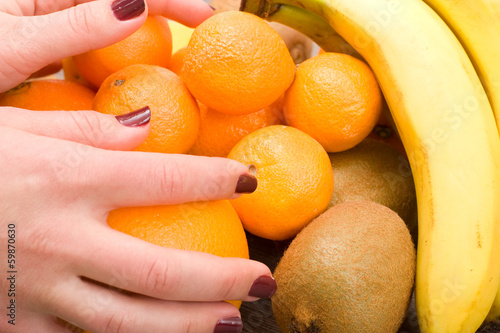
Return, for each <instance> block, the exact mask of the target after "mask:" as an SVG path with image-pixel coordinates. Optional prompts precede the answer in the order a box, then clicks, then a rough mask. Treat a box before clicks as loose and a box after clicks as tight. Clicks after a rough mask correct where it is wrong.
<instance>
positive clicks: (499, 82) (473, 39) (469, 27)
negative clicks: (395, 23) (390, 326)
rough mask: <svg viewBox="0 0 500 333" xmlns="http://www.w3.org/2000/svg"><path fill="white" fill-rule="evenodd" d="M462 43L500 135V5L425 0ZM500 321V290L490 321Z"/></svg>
mask: <svg viewBox="0 0 500 333" xmlns="http://www.w3.org/2000/svg"><path fill="white" fill-rule="evenodd" d="M424 1H425V2H426V3H427V4H428V5H429V6H430V7H431V8H433V9H434V11H435V12H436V13H438V14H439V16H441V18H442V19H443V20H444V21H445V22H446V23H447V24H448V26H449V27H450V28H451V29H452V31H453V32H454V33H455V35H456V36H457V37H458V39H459V40H460V41H461V42H462V45H463V46H464V48H465V50H466V51H467V54H468V55H469V58H470V59H471V61H472V63H473V64H474V67H475V68H476V71H477V73H478V74H479V78H480V79H481V82H482V83H483V87H484V89H485V90H486V93H487V95H488V98H489V100H490V104H491V106H492V108H493V112H494V114H495V118H496V124H497V129H498V132H499V134H500V42H499V40H498V34H499V33H500V1H499V0H461V1H456V0H424ZM499 317H500V289H499V290H498V291H497V294H496V298H495V301H494V302H493V306H492V307H491V310H490V313H489V314H488V316H487V318H486V319H487V320H488V321H491V320H495V319H498V318H499Z"/></svg>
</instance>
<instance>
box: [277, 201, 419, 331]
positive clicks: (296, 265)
mask: <svg viewBox="0 0 500 333" xmlns="http://www.w3.org/2000/svg"><path fill="white" fill-rule="evenodd" d="M415 261H416V254H415V248H414V245H413V243H412V240H411V236H410V233H409V231H408V229H407V228H406V226H405V224H404V222H403V220H402V219H401V218H400V217H399V216H398V215H397V214H396V213H395V212H393V211H392V210H390V209H389V208H387V207H385V206H383V205H380V204H377V203H374V202H370V201H349V202H344V203H341V204H338V205H336V206H334V207H332V208H330V209H328V210H327V211H326V212H324V213H323V214H322V215H320V216H319V217H317V218H316V219H314V220H313V221H312V222H311V223H309V224H308V225H307V226H306V227H305V228H304V229H303V230H302V231H301V232H300V233H299V234H298V235H297V236H296V237H295V239H293V240H292V242H291V243H290V246H289V247H288V249H287V250H286V251H285V253H284V255H283V257H282V258H281V260H280V262H279V263H278V266H277V267H276V270H275V272H274V277H275V279H276V282H277V284H278V289H277V292H276V294H275V295H274V296H273V298H272V308H273V313H274V316H275V318H276V322H277V323H278V325H279V327H280V329H281V331H282V332H290V333H313V332H314V333H333V332H335V333H342V332H346V333H347V332H352V333H362V332H369V333H377V332H380V333H390V332H397V330H398V328H399V327H400V325H401V323H402V322H403V319H404V317H405V313H406V311H407V309H408V306H409V302H410V298H411V293H412V288H413V283H414V275H415Z"/></svg>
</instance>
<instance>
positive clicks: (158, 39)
mask: <svg viewBox="0 0 500 333" xmlns="http://www.w3.org/2000/svg"><path fill="white" fill-rule="evenodd" d="M171 55H172V34H171V32H170V28H169V25H168V19H167V18H165V17H162V16H148V18H147V19H146V22H145V23H144V25H143V26H142V27H141V28H139V29H138V30H137V31H136V32H134V33H133V34H132V35H130V36H128V37H127V38H125V39H123V40H122V41H120V42H118V43H116V44H113V45H110V46H108V47H105V48H102V49H98V50H92V51H89V52H85V53H83V54H79V55H76V56H74V61H75V64H76V67H77V68H78V71H79V72H80V73H81V74H82V75H83V77H84V78H85V79H87V80H88V81H89V82H90V83H92V84H93V85H94V86H95V87H97V88H99V87H100V85H101V84H102V82H103V81H104V80H105V79H106V78H107V77H108V76H109V75H111V74H113V73H115V72H117V71H119V70H120V69H123V68H125V67H127V66H130V65H133V64H149V65H157V66H162V67H167V66H168V63H169V61H170V57H171Z"/></svg>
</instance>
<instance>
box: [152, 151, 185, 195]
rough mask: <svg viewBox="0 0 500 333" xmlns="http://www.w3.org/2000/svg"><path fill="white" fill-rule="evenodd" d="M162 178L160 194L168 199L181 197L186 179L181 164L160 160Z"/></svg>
mask: <svg viewBox="0 0 500 333" xmlns="http://www.w3.org/2000/svg"><path fill="white" fill-rule="evenodd" d="M157 170H158V171H157V173H156V174H158V175H159V178H160V191H161V192H162V193H160V196H161V197H163V198H166V199H167V200H170V199H175V198H177V197H181V196H182V194H183V191H184V180H183V175H182V170H181V168H180V166H179V165H178V164H177V163H175V162H169V163H168V164H166V163H165V162H163V161H162V162H160V165H159V166H158V167H157Z"/></svg>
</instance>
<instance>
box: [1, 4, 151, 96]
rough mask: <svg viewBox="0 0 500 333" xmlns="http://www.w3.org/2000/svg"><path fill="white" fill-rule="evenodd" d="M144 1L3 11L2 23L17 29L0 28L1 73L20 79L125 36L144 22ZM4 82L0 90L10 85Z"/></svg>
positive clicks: (17, 80) (10, 77)
mask: <svg viewBox="0 0 500 333" xmlns="http://www.w3.org/2000/svg"><path fill="white" fill-rule="evenodd" d="M143 1H144V0H135V1H134V2H133V3H131V4H130V3H129V5H128V6H121V5H120V4H121V2H123V0H115V1H113V0H101V1H91V2H87V3H83V4H81V5H78V6H75V7H71V8H68V9H65V10H62V11H58V12H55V13H51V14H47V15H39V16H12V15H7V14H3V15H2V16H1V17H0V19H1V20H2V25H4V26H11V27H16V30H17V31H18V33H16V34H12V33H10V31H6V30H5V31H0V36H1V37H2V40H4V41H5V42H6V43H5V44H6V48H4V50H3V51H2V55H1V58H2V59H1V60H2V62H3V63H5V64H8V66H10V67H8V68H7V66H4V68H2V74H3V75H4V76H5V77H6V78H9V81H11V82H21V81H23V80H24V79H26V78H27V77H28V76H29V75H31V74H32V73H34V72H36V71H38V70H40V69H41V68H43V67H45V66H46V65H47V64H50V63H52V62H56V61H58V60H60V59H63V58H65V57H68V56H72V55H75V54H80V53H84V52H86V51H89V50H92V49H98V48H102V47H105V46H108V45H111V44H113V43H116V42H118V41H120V40H122V39H124V38H125V37H127V36H129V35H131V34H132V33H133V32H134V31H136V30H137V29H138V28H139V27H140V26H141V25H142V24H143V23H144V21H145V19H146V15H147V9H146V7H145V4H144V2H143ZM141 4H142V6H141ZM4 35H5V36H4ZM33 54H36V57H34V56H33ZM3 85H5V83H3ZM3 85H0V90H6V89H8V88H10V87H5V86H3Z"/></svg>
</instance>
